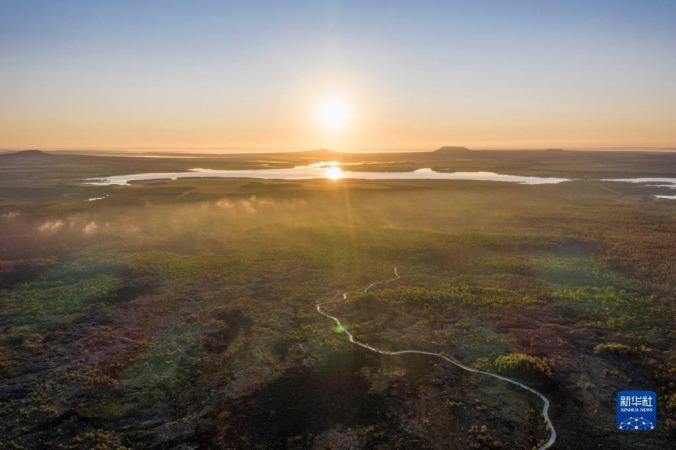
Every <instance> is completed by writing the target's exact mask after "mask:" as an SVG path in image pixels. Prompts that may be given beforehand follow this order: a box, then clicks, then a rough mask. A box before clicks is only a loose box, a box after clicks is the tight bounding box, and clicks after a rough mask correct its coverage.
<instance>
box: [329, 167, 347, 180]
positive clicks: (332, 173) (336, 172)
mask: <svg viewBox="0 0 676 450" xmlns="http://www.w3.org/2000/svg"><path fill="white" fill-rule="evenodd" d="M324 176H325V177H326V178H328V179H329V180H339V179H341V178H343V177H345V174H344V173H343V171H342V170H340V167H337V166H333V167H329V168H327V169H326V170H324Z"/></svg>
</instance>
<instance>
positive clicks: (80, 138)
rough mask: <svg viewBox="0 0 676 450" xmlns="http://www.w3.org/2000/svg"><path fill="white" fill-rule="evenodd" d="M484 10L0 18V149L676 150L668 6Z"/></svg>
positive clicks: (8, 8) (15, 14) (108, 12)
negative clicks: (340, 105) (326, 110)
mask: <svg viewBox="0 0 676 450" xmlns="http://www.w3.org/2000/svg"><path fill="white" fill-rule="evenodd" d="M488 3H490V5H488V4H486V5H483V4H482V5H477V4H472V3H470V4H464V5H459V4H443V3H442V4H438V5H435V6H430V5H426V6H422V5H417V6H416V5H415V4H413V3H409V2H392V3H391V4H389V6H388V7H384V6H377V5H375V4H374V5H361V6H359V7H357V6H356V4H351V3H349V2H346V3H344V4H343V3H341V4H338V3H335V2H321V1H319V2H297V3H296V2H294V3H293V4H291V5H289V7H288V8H282V9H280V8H278V7H275V5H276V3H274V2H269V3H267V2H261V3H260V4H258V3H256V4H255V5H247V4H240V3H238V2H232V3H231V2H212V1H205V2H200V3H197V4H194V5H188V4H186V3H185V2H172V1H168V2H153V1H149V2H144V3H137V2H120V3H116V4H110V5H104V4H92V3H90V2H85V1H82V2H79V1H73V2H68V3H64V4H59V5H56V4H52V3H45V2H37V1H34V0H26V1H25V2H5V3H2V4H0V15H2V17H5V18H6V22H7V24H8V25H7V26H6V27H4V28H3V30H0V149H4V150H20V149H53V150H65V149H71V150H83V149H87V150H92V149H102V150H180V151H219V152H229V151H237V152H241V151H288V150H311V149H318V148H328V149H332V150H338V151H387V150H392V151H402V150H410V151H424V150H433V149H436V148H438V147H441V146H444V145H453V146H466V147H469V148H474V149H487V148H496V149H519V148H529V149H530V148H627V147H640V148H676V126H675V125H674V124H676V86H675V83H673V80H674V79H676V54H675V53H674V45H673V44H674V42H676V31H674V30H675V28H674V27H673V26H672V23H673V22H672V21H671V20H670V17H671V18H674V17H676V14H675V13H676V6H672V5H669V4H666V3H664V4H659V5H658V4H649V5H648V4H645V3H644V2H639V1H631V0H620V1H619V2H615V3H614V4H615V5H620V6H621V7H617V8H613V9H612V10H611V9H608V8H605V7H603V6H602V5H600V4H599V5H590V4H588V2H581V3H578V2H559V3H551V4H550V3H547V4H543V3H542V2H537V1H530V0H528V1H525V2H519V3H518V4H516V5H506V4H502V3H501V2H499V3H493V2H488ZM568 3H570V4H568ZM332 96H334V97H338V98H340V99H341V100H342V101H343V102H344V103H345V105H347V109H348V111H349V120H348V121H347V122H346V124H345V126H342V127H334V128H335V129H328V128H330V127H328V128H327V127H326V126H325V125H326V124H324V126H322V123H321V120H319V118H318V109H320V108H321V105H322V102H324V101H325V99H326V98H328V97H332Z"/></svg>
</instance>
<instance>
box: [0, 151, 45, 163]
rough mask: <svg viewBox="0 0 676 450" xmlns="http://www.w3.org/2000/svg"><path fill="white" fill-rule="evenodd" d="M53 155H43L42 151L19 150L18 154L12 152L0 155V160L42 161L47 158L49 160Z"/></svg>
mask: <svg viewBox="0 0 676 450" xmlns="http://www.w3.org/2000/svg"><path fill="white" fill-rule="evenodd" d="M52 156H54V155H50V154H49V153H45V152H43V151H42V150H21V151H18V152H13V153H2V154H0V158H2V159H3V160H5V161H7V160H17V161H19V160H43V159H47V158H51V157H52Z"/></svg>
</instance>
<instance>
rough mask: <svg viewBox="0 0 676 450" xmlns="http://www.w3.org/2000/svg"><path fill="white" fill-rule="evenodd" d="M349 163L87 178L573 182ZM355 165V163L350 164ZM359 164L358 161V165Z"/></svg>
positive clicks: (119, 181) (103, 181) (111, 181)
mask: <svg viewBox="0 0 676 450" xmlns="http://www.w3.org/2000/svg"><path fill="white" fill-rule="evenodd" d="M345 165H346V164H343V163H339V162H337V161H328V162H320V163H314V164H311V165H308V166H298V167H294V168H291V169H251V170H213V169H203V168H199V169H191V170H189V171H187V172H170V173H138V174H131V175H113V176H110V177H100V178H87V179H86V181H88V182H89V183H90V184H97V185H126V184H128V183H129V182H130V181H146V180H163V179H172V180H175V179H178V178H258V179H267V180H310V179H317V178H319V179H322V178H324V179H340V178H348V179H358V180H474V181H503V182H508V183H520V184H557V183H562V182H564V181H569V179H567V178H555V177H527V176H517V175H503V174H498V173H493V172H436V171H434V170H432V169H430V168H426V169H418V170H414V171H411V172H365V171H354V172H352V171H344V170H342V169H341V166H345ZM350 165H352V164H350ZM354 165H356V164H354Z"/></svg>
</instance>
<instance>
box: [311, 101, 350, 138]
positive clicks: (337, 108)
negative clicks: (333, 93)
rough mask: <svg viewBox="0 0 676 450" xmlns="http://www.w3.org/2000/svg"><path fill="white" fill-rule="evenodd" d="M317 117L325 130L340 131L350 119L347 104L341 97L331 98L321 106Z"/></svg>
mask: <svg viewBox="0 0 676 450" xmlns="http://www.w3.org/2000/svg"><path fill="white" fill-rule="evenodd" d="M317 117H318V119H319V122H320V123H321V124H322V126H323V127H324V129H326V130H329V131H340V130H342V129H344V128H345V126H346V125H347V123H348V122H349V119H350V114H349V109H348V107H347V104H346V103H345V101H344V100H343V99H341V98H340V97H330V98H327V99H326V100H324V102H323V103H322V104H321V105H320V106H319V110H318V114H317Z"/></svg>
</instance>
